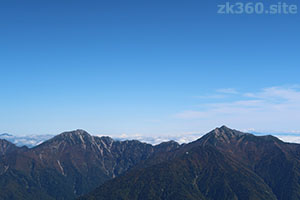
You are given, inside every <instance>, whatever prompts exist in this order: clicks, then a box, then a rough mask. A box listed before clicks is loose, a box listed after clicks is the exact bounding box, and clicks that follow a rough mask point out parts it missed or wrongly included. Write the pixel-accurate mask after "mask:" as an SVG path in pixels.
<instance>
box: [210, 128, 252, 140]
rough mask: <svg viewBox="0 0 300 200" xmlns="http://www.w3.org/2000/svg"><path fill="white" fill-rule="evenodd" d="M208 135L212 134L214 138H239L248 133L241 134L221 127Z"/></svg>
mask: <svg viewBox="0 0 300 200" xmlns="http://www.w3.org/2000/svg"><path fill="white" fill-rule="evenodd" d="M209 134H213V135H214V136H216V137H224V136H225V137H230V138H232V137H239V136H242V135H247V134H248V133H243V132H240V131H237V130H234V129H230V128H228V127H227V126H221V127H220V128H216V129H214V130H213V131H211V132H210V133H209Z"/></svg>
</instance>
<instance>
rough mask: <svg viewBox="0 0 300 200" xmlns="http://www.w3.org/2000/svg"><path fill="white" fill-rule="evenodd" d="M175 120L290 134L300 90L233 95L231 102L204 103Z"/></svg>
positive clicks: (299, 117)
mask: <svg viewBox="0 0 300 200" xmlns="http://www.w3.org/2000/svg"><path fill="white" fill-rule="evenodd" d="M233 91H234V90H233ZM175 118H177V119H182V120H185V121H186V120H194V121H195V120H198V121H199V125H200V124H203V122H204V120H205V121H210V122H212V121H215V122H217V124H226V125H229V126H231V127H235V128H241V129H246V128H247V127H252V128H255V129H266V127H268V128H269V129H270V130H284V131H286V132H290V131H291V130H298V129H299V121H300V90H299V88H297V87H270V88H264V89H262V90H260V91H258V92H249V93H240V94H237V95H235V100H231V101H230V100H228V99H226V101H225V100H224V101H223V102H219V103H209V102H208V103H204V104H202V105H201V109H193V110H185V111H182V112H179V113H177V114H175ZM201 122H202V123H201Z"/></svg>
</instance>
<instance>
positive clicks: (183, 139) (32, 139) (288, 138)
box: [0, 131, 300, 148]
mask: <svg viewBox="0 0 300 200" xmlns="http://www.w3.org/2000/svg"><path fill="white" fill-rule="evenodd" d="M250 133H252V134H254V135H257V136H260V135H266V133H260V132H254V131H252V132H250ZM268 134H270V135H274V136H276V137H278V138H280V139H281V140H283V141H285V142H291V143H300V134H299V133H268ZM54 136H55V135H49V134H48V135H25V136H16V135H12V134H8V133H3V134H0V139H5V140H7V141H9V142H11V143H13V144H15V145H17V146H18V147H22V146H27V147H29V148H32V147H35V146H37V145H39V144H41V143H43V142H44V141H46V140H49V139H50V138H52V137H54ZM202 136H203V134H199V133H198V134H196V133H193V134H183V135H174V136H170V135H168V136H155V135H150V136H142V135H121V136H112V138H113V139H114V140H116V141H125V140H139V141H141V142H145V143H149V144H152V145H156V144H160V143H162V142H167V141H170V140H173V141H176V142H178V143H179V144H183V143H189V142H192V141H194V140H196V139H198V138H200V137H202ZM98 137H102V136H98Z"/></svg>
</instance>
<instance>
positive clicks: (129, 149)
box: [0, 130, 179, 200]
mask: <svg viewBox="0 0 300 200" xmlns="http://www.w3.org/2000/svg"><path fill="white" fill-rule="evenodd" d="M178 147H179V144H178V143H175V142H167V143H163V144H161V145H156V146H152V145H150V144H146V143H142V142H139V141H136V140H132V141H114V140H113V139H111V138H110V137H93V136H91V135H89V134H88V133H87V132H85V131H83V130H76V131H72V132H65V133H62V134H60V135H58V136H56V137H54V138H52V139H50V140H48V141H46V142H44V143H42V144H40V145H38V146H36V147H34V148H31V149H29V148H26V147H23V148H19V147H17V146H15V145H14V144H11V143H10V142H8V141H6V140H0V155H1V160H0V199H9V200H12V199H22V200H26V199H31V200H32V199H45V200H46V199H49V200H50V199H75V198H76V197H79V196H81V195H83V194H86V193H88V192H90V191H91V190H93V189H94V188H96V187H97V186H99V185H101V184H103V183H104V182H105V181H107V180H110V179H112V178H114V177H116V176H119V175H120V174H122V173H124V172H125V171H127V170H129V169H130V168H132V167H133V166H135V165H137V163H139V162H140V161H142V160H146V159H148V158H150V157H151V156H153V155H155V154H156V153H157V152H166V151H171V150H173V149H176V148H178Z"/></svg>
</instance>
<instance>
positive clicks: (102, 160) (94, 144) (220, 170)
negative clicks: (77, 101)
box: [0, 126, 300, 200]
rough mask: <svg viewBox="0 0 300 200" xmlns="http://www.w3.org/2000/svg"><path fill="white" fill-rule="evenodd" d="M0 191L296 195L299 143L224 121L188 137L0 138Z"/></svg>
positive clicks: (135, 198)
mask: <svg viewBox="0 0 300 200" xmlns="http://www.w3.org/2000/svg"><path fill="white" fill-rule="evenodd" d="M0 157H1V158H0V199H4V200H8V199H9V200H14V199H16V200H18V199H22V200H23V199H24V200H27V199H31V200H32V199H33V200H34V199H45V200H48V199H49V200H53V199H66V200H69V199H76V198H77V199H80V200H83V199H84V200H94V199H99V200H115V199H120V200H150V199H151V200H152V199H153V200H185V199H188V200H215V199H225V200H226V199H228V200H229V199H230V200H232V199H243V200H244V199H245V200H248V199H249V200H250V199H251V200H252V199H253V200H259V199H261V200H268V199H270V200H275V199H277V200H294V199H295V200H296V199H300V145H299V144H290V143H285V142H282V141H281V140H279V139H277V138H276V137H273V136H254V135H252V134H248V133H242V132H239V131H236V130H232V129H229V128H227V127H225V126H222V127H221V128H216V129H215V130H213V131H211V132H209V133H208V134H206V135H204V136H203V137H201V138H200V139H198V140H196V141H194V142H191V143H189V144H182V145H179V144H178V143H176V142H174V141H170V142H165V143H161V144H159V145H156V146H153V145H150V144H146V143H142V142H139V141H137V140H132V141H115V140H113V139H111V138H110V137H94V136H91V135H89V134H88V133H87V132H85V131H83V130H76V131H71V132H65V133H62V134H60V135H57V136H55V137H53V138H52V139H50V140H47V141H45V142H43V143H42V144H40V145H38V146H36V147H33V148H27V147H17V146H15V145H14V144H12V143H10V142H8V141H6V140H0Z"/></svg>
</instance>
